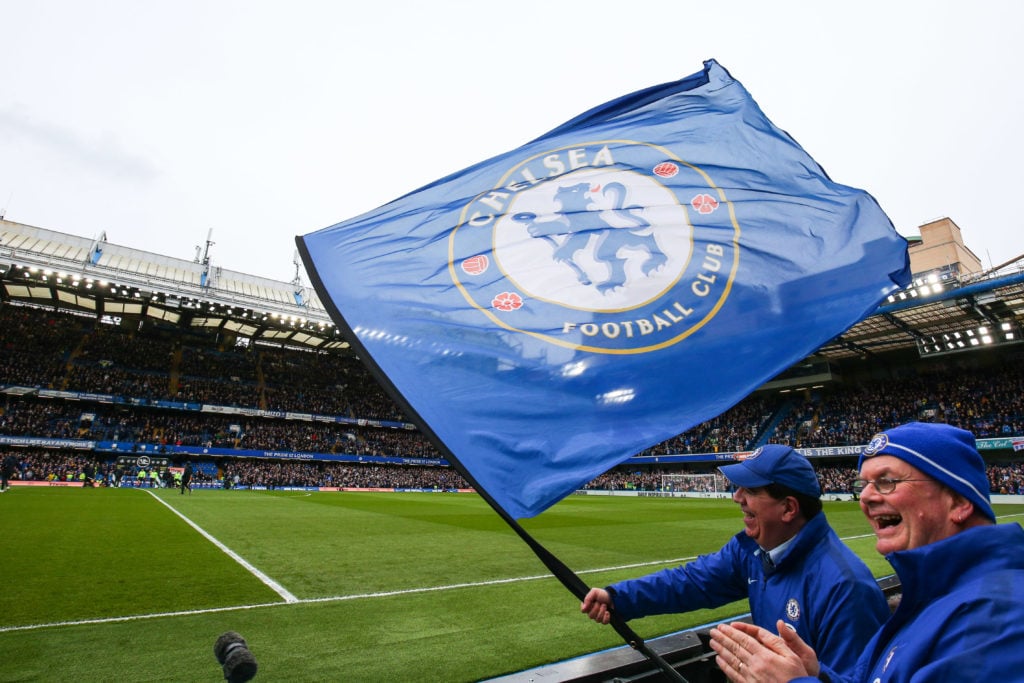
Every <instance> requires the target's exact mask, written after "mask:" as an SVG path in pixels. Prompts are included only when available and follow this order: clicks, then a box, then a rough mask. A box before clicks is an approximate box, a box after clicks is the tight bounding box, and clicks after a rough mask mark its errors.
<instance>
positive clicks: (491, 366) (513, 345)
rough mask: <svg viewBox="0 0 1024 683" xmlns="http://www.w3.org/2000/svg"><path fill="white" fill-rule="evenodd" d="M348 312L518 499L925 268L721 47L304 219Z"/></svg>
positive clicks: (666, 421)
mask: <svg viewBox="0 0 1024 683" xmlns="http://www.w3.org/2000/svg"><path fill="white" fill-rule="evenodd" d="M297 243H298V245H299V250H300V253H301V254H302V257H303V261H304V263H305V266H306V269H307V272H308V273H309V275H310V278H311V280H312V281H313V284H314V287H315V288H316V291H317V293H318V294H319V296H320V299H321V301H322V302H323V303H324V305H325V307H326V308H327V310H328V311H329V312H330V313H331V316H332V318H333V319H334V320H335V322H336V323H338V325H339V327H341V328H342V329H343V330H344V331H346V333H347V335H348V336H349V338H350V340H351V341H352V342H353V344H354V345H355V347H356V349H357V350H358V352H359V354H360V356H361V357H362V358H363V360H364V361H366V362H367V363H368V365H369V366H370V367H371V368H372V369H373V370H374V372H375V373H376V374H377V377H378V379H379V380H380V381H381V383H382V384H383V385H384V386H385V387H386V388H388V389H389V390H390V392H391V393H392V396H393V397H394V398H395V399H396V400H397V401H398V402H399V405H400V406H402V408H403V409H404V410H406V411H408V412H409V413H410V415H409V417H410V418H411V419H412V420H413V421H415V422H417V424H419V425H420V426H421V428H423V429H424V430H425V432H426V433H428V434H429V435H431V436H432V438H433V439H434V440H435V442H436V443H437V444H438V446H439V447H440V448H442V450H443V452H444V454H445V456H446V457H449V458H451V459H452V460H453V464H455V466H456V467H457V468H459V470H460V471H461V472H462V473H463V474H464V475H466V476H467V477H468V478H469V480H470V481H471V483H473V484H474V485H475V486H477V487H478V488H480V489H482V492H483V493H484V494H485V495H486V496H488V497H489V498H490V500H491V501H492V504H497V505H499V506H500V507H501V509H502V510H504V511H505V512H506V513H507V514H508V515H510V516H512V517H514V518H522V517H532V516H534V515H536V514H539V513H540V512H542V511H543V510H545V509H546V508H548V507H549V506H551V505H552V504H554V503H555V502H557V501H558V500H561V499H562V498H564V497H565V496H566V495H568V494H570V493H572V492H573V491H574V490H576V489H578V488H579V487H581V486H582V485H584V484H585V483H586V482H588V481H590V480H592V479H593V478H594V477H596V476H598V475H600V474H601V473H603V472H605V471H607V470H608V469H610V468H611V467H613V466H615V465H617V464H619V463H621V462H623V461H625V460H626V459H628V458H629V457H630V456H632V455H634V454H635V453H638V452H640V451H642V450H643V449H645V448H648V447H650V446H653V445H655V444H658V443H660V442H662V441H665V440H666V439H669V438H671V437H673V436H675V435H677V434H680V433H681V432H683V431H685V430H687V429H689V428H691V427H693V426H695V425H697V424H699V423H701V422H704V421H706V420H708V419H710V418H712V417H715V416H717V415H719V414H721V413H722V412H724V411H725V410H727V409H728V408H730V407H731V406H733V405H734V404H736V403H737V402H739V401H740V400H741V399H743V398H744V397H745V396H747V395H748V394H749V393H750V392H751V391H753V390H754V389H756V388H757V387H758V386H760V385H761V384H762V383H764V382H765V381H767V380H769V379H771V378H772V377H773V376H775V375H776V374H778V373H779V372H781V371H782V370H785V369H786V368H787V367H789V366H790V365H792V364H793V363H794V362H796V361H798V360H800V359H802V358H804V357H806V356H807V355H808V354H810V353H812V352H813V351H814V350H815V349H817V348H818V347H819V346H821V345H822V344H823V343H825V342H826V341H828V340H830V339H832V338H833V337H835V336H836V335H838V334H840V333H842V332H843V331H845V330H846V329H848V328H849V327H850V326H851V325H853V324H854V323H856V322H857V321H859V320H861V319H862V318H864V317H865V316H866V315H868V314H870V313H871V312H872V311H873V310H874V309H875V308H876V307H877V305H878V303H879V302H880V301H881V300H882V299H883V298H884V297H885V296H887V295H888V294H889V293H890V292H892V291H894V290H895V289H898V288H899V287H901V286H905V285H906V284H907V283H908V282H909V262H908V257H907V248H906V241H905V240H904V239H903V238H902V237H900V236H899V235H898V234H897V233H896V231H895V230H894V229H893V226H892V224H891V222H890V221H889V219H888V217H887V216H886V215H885V213H884V212H883V211H882V210H881V208H880V207H879V206H878V204H877V203H876V202H875V201H874V199H873V198H872V197H871V196H870V195H869V194H867V193H866V192H864V191H862V190H858V189H855V188H851V187H847V186H844V185H840V184H838V183H835V182H833V181H832V180H831V179H830V178H829V177H828V175H827V174H826V173H825V172H824V171H823V170H822V169H821V168H820V167H819V166H818V164H817V163H815V161H814V160H813V159H812V158H811V157H810V156H809V155H808V154H807V153H806V152H805V151H804V150H803V149H802V148H801V147H800V146H799V145H798V144H797V143H796V142H795V141H794V140H793V139H792V138H791V137H790V136H789V135H788V134H786V133H785V132H783V131H782V130H780V129H779V128H777V127H776V126H775V125H773V124H772V123H771V121H769V120H768V119H767V118H766V117H765V115H764V114H763V113H762V112H761V110H760V108H759V107H758V106H757V104H756V103H755V101H754V100H753V98H752V97H751V96H750V94H749V93H748V92H747V91H746V89H745V88H744V87H743V86H742V85H741V84H740V83H739V82H738V81H736V80H735V79H733V78H732V77H731V76H730V74H729V73H728V72H727V71H726V70H725V69H724V68H723V67H721V66H720V65H719V64H717V63H716V62H715V61H714V60H709V61H708V62H706V63H705V65H704V69H703V70H702V71H700V72H698V73H696V74H694V75H692V76H689V77H687V78H684V79H682V80H680V81H676V82H673V83H666V84H663V85H659V86H654V87H651V88H647V89H644V90H641V91H638V92H636V93H632V94H630V95H626V96H624V97H622V98H619V99H617V100H614V101H612V102H609V103H607V104H604V105H601V106H599V107H596V108H594V109H592V110H590V111H588V112H586V113H584V114H582V115H580V116H578V117H576V118H575V119H573V120H571V121H569V122H567V123H565V124H563V125H561V126H559V127H557V128H555V129H554V130H552V131H550V132H549V133H547V134H545V135H542V136H541V137H539V138H537V139H536V140H533V141H532V142H529V143H527V144H525V145H523V146H522V147H519V148H517V149H515V150H512V151H510V152H507V153H505V154H501V155H499V156H496V157H494V158H491V159H488V160H486V161H483V162H481V163H478V164H476V165H474V166H472V167H470V168H467V169H464V170H462V171H460V172H457V173H454V174H452V175H449V176H447V177H445V178H443V179H441V180H438V181H436V182H434V183H431V184H430V185H428V186H426V187H423V188H421V189H419V190H416V191H414V192H411V193H409V194H406V195H404V196H403V197H401V198H399V199H396V200H394V201H393V202H390V203H389V204H386V205H384V206H382V207H380V208H378V209H376V210H373V211H370V212H368V213H366V214H364V215H362V216H358V217H356V218H353V219H351V220H347V221H343V222H341V223H338V224H337V225H334V226H331V227H328V228H325V229H322V230H319V231H316V232H312V233H310V234H307V235H304V236H300V237H298V238H297Z"/></svg>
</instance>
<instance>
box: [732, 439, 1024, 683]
mask: <svg viewBox="0 0 1024 683" xmlns="http://www.w3.org/2000/svg"><path fill="white" fill-rule="evenodd" d="M974 443H975V440H974V436H973V435H972V434H971V433H970V432H967V431H965V430H962V429H958V428H956V427H952V426H950V425H946V424H931V423H918V422H914V423H910V424H905V425H902V426H899V427H895V428H893V429H890V430H887V431H885V432H882V433H881V434H878V435H876V436H875V437H874V438H873V439H872V440H871V443H869V444H868V445H867V447H865V449H864V452H863V454H862V455H861V458H860V476H861V479H858V480H857V481H856V482H855V484H854V487H855V489H860V490H861V499H860V506H861V509H862V510H863V512H864V514H865V516H866V517H867V518H868V521H870V522H871V526H872V527H873V528H874V530H875V536H876V538H877V542H876V546H875V547H876V549H877V550H878V552H880V553H882V554H883V555H885V558H886V559H887V560H888V561H889V563H890V564H891V565H892V566H893V569H895V570H896V573H897V574H898V575H899V578H900V582H901V584H902V589H903V597H902V599H901V600H900V604H899V607H898V608H897V609H896V611H895V612H894V613H893V615H892V617H891V618H890V619H889V620H888V621H887V622H886V623H885V625H884V626H883V627H882V628H881V629H880V630H879V631H878V633H876V634H875V636H874V638H873V639H872V641H871V642H870V643H869V644H868V646H867V647H866V648H865V650H864V654H863V655H862V656H861V658H860V659H859V660H858V662H857V664H856V666H855V667H854V669H853V671H852V672H847V673H845V674H843V675H839V674H837V672H836V671H835V670H834V667H831V665H830V663H829V662H828V659H827V658H826V657H825V656H823V655H822V656H821V657H820V659H821V662H823V663H822V664H819V662H818V661H817V660H816V657H815V652H814V651H813V650H812V648H811V647H809V646H808V644H805V643H804V642H803V641H801V639H800V638H797V637H795V636H794V634H792V633H790V632H789V631H788V629H784V628H782V629H779V630H778V632H779V636H775V635H773V634H772V633H770V632H768V631H766V630H765V629H754V628H751V627H750V626H749V625H746V624H733V625H730V626H720V627H716V628H715V629H714V630H713V631H712V648H714V649H715V651H716V652H718V662H719V666H720V667H721V668H722V670H723V671H724V672H725V673H726V675H727V676H728V677H729V680H731V681H747V680H750V681H755V680H756V681H792V680H808V681H814V680H821V679H830V680H832V681H833V682H838V681H884V682H886V683H893V682H900V681H915V682H918V681H992V680H1007V681H1010V680H1020V677H1021V674H1020V672H1021V671H1024V646H1022V644H1024V592H1022V591H1021V587H1022V586H1024V529H1021V527H1020V525H1018V524H1016V523H1013V524H1000V525H997V524H996V523H995V514H994V513H993V511H992V506H991V504H990V503H989V495H988V489H989V486H988V480H987V477H986V474H985V463H984V461H983V460H982V458H981V455H980V454H979V453H978V451H977V449H976V448H975V445H974ZM773 630H774V629H773Z"/></svg>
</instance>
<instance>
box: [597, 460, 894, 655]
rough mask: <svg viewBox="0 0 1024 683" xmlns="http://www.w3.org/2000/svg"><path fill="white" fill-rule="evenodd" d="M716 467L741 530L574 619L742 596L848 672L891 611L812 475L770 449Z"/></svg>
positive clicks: (624, 584)
mask: <svg viewBox="0 0 1024 683" xmlns="http://www.w3.org/2000/svg"><path fill="white" fill-rule="evenodd" d="M720 469H721V472H722V474H724V475H725V476H726V477H727V478H728V479H729V481H730V482H731V483H732V484H733V485H734V486H736V487H737V488H736V491H735V492H734V493H733V496H732V498H733V501H735V502H736V503H737V504H738V505H739V506H740V510H741V511H742V512H743V525H744V530H743V531H742V532H740V533H738V534H737V535H736V536H734V537H733V538H732V539H730V540H729V542H728V543H726V545H725V546H724V547H723V548H722V549H721V550H719V551H718V552H715V553H712V554H710V555H702V556H701V557H699V558H697V559H696V560H694V561H693V562H690V563H689V564H686V565H683V566H680V567H674V568H670V569H665V570H662V571H659V572H655V573H653V574H650V575H648V576H644V577H641V578H637V579H631V580H627V581H621V582H619V583H615V584H613V585H611V586H609V587H608V588H605V589H602V588H593V589H591V590H590V592H589V593H588V594H587V595H586V597H585V598H584V600H583V603H582V604H581V606H580V609H581V611H582V612H584V613H585V614H587V615H588V616H589V617H590V618H591V619H594V620H595V621H598V622H600V623H605V624H607V623H608V622H609V620H610V614H609V610H611V609H614V611H615V612H616V613H617V614H618V615H619V616H620V617H622V618H623V619H626V620H629V619H635V618H637V617H642V616H647V615H651V614H664V613H670V612H685V611H690V610H695V609H700V608H707V607H720V606H722V605H725V604H727V603H730V602H732V601H734V600H739V599H741V598H749V600H750V614H751V619H752V621H753V623H755V624H758V625H761V626H766V627H768V626H771V627H774V626H775V625H776V623H777V621H778V620H782V621H783V622H784V623H786V624H788V625H789V626H790V627H791V628H793V629H795V631H796V633H798V634H800V636H801V637H803V638H804V639H806V640H807V642H809V643H813V644H814V647H815V648H817V649H819V650H820V651H821V652H823V653H828V655H827V656H828V657H829V659H828V661H830V662H832V663H834V666H835V667H837V669H838V670H843V669H844V667H845V668H849V667H852V666H853V664H854V662H856V661H857V657H858V656H859V655H860V653H861V652H862V650H863V649H864V646H865V645H866V644H867V642H868V640H869V639H870V638H871V636H872V635H873V634H874V633H875V631H877V630H878V627H879V626H880V625H881V624H882V622H883V621H884V620H885V619H886V618H887V617H888V616H889V608H888V606H887V604H886V601H885V598H884V596H883V595H882V592H881V590H880V589H879V588H878V583H877V582H876V581H875V579H874V577H872V575H871V572H870V571H869V570H868V568H867V567H866V566H865V565H864V563H863V562H862V561H861V560H860V558H858V557H857V556H856V555H854V554H853V552H852V551H851V550H850V549H849V548H847V547H846V546H845V545H844V544H843V542H842V541H840V540H839V537H838V536H836V533H835V532H834V531H833V530H832V528H831V527H830V526H829V524H828V520H826V519H825V514H824V513H823V512H822V510H821V488H820V486H819V484H818V478H817V476H816V475H815V473H814V468H813V467H811V464H810V462H808V460H807V458H805V457H803V456H802V455H800V454H799V453H797V452H796V451H794V450H793V449H792V448H790V447H788V446H780V445H767V446H762V447H761V448H758V449H757V450H756V451H754V453H753V454H752V455H750V456H749V457H748V458H746V459H745V460H743V461H741V462H739V463H737V464H735V465H726V466H724V467H721V468H720Z"/></svg>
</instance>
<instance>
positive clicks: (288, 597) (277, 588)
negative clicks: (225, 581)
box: [146, 489, 299, 602]
mask: <svg viewBox="0 0 1024 683" xmlns="http://www.w3.org/2000/svg"><path fill="white" fill-rule="evenodd" d="M146 493H148V494H149V495H151V496H153V498H155V499H156V500H158V501H160V503H161V504H162V505H164V506H166V507H167V509H168V510H170V511H171V512H173V513H174V514H176V515H178V517H181V518H182V519H183V520H185V523H186V524H188V525H189V526H190V527H192V528H193V529H195V530H196V531H198V532H199V533H200V534H202V536H203V538H205V539H206V540H208V541H209V542H210V543H212V544H214V545H215V546H217V547H218V548H219V549H220V550H221V551H223V552H224V554H225V555H227V556H228V557H230V558H231V559H232V560H234V561H235V562H237V563H238V564H240V565H242V566H243V567H245V569H246V570H248V571H249V573H250V574H252V575H253V576H255V577H256V578H257V579H259V580H260V581H262V582H263V583H264V584H265V585H266V586H267V587H268V588H270V590H272V591H274V592H275V593H277V594H278V595H280V596H281V599H282V600H284V601H285V602H299V599H298V598H297V597H295V596H294V595H292V594H291V593H290V592H289V591H288V589H286V588H285V587H284V586H282V585H281V584H279V583H278V582H277V581H274V580H273V579H272V578H270V577H269V576H267V575H266V574H264V573H263V572H261V571H260V570H259V569H257V568H256V567H254V566H252V565H251V564H249V562H247V561H246V559H245V558H244V557H242V556H241V555H239V554H238V553H236V552H235V551H234V550H232V549H231V548H229V547H227V546H226V545H224V544H223V543H221V542H220V541H218V540H217V539H216V538H214V537H213V536H211V535H210V534H208V533H207V532H206V530H205V529H203V528H202V527H201V526H199V525H198V524H196V523H195V522H193V521H192V520H191V519H189V518H188V517H186V516H185V515H183V514H181V513H180V512H178V511H177V510H176V509H175V508H174V506H173V505H171V504H170V503H168V502H167V501H165V500H164V499H163V498H161V497H160V496H158V495H156V494H155V493H153V492H152V491H150V490H148V489H147V490H146Z"/></svg>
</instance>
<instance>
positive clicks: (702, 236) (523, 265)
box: [448, 140, 740, 353]
mask: <svg viewBox="0 0 1024 683" xmlns="http://www.w3.org/2000/svg"><path fill="white" fill-rule="evenodd" d="M739 234H740V230H739V226H738V224H737V223H736V221H735V218H734V214H733V211H732V207H731V206H730V205H729V203H728V200H727V199H726V197H725V195H724V192H723V191H722V190H721V189H719V188H717V187H715V186H714V185H713V184H712V182H711V180H710V178H709V176H708V175H707V174H706V173H704V172H703V171H702V170H701V169H699V168H697V167H695V166H692V165H690V164H687V163H686V162H685V161H683V160H681V159H677V158H675V157H674V156H673V155H672V154H671V153H670V152H669V151H668V150H666V149H665V148H663V147H659V146H655V145H648V144H644V143H639V142H630V141H623V140H615V141H596V142H592V143H581V144H578V145H574V146H572V147H569V148H561V149H552V150H549V151H547V152H545V153H542V154H538V155H536V156H533V157H531V158H529V159H526V160H525V161H522V162H521V163H519V164H518V165H515V166H513V167H511V168H510V169H509V170H508V171H507V173H506V174H505V175H504V176H503V177H502V178H501V180H500V181H499V183H498V184H497V185H496V187H494V188H493V189H492V190H491V191H489V192H486V193H484V194H482V195H480V196H477V197H475V198H473V200H472V201H470V202H469V203H468V204H467V205H466V206H465V207H464V208H463V211H462V213H461V215H460V219H459V224H458V226H457V227H456V228H455V229H454V230H453V231H452V233H451V236H450V238H449V239H450V241H449V263H448V268H449V272H450V274H451V276H452V279H453V281H454V283H455V285H456V286H457V287H458V288H459V289H460V290H461V292H462V293H463V295H464V296H465V298H466V300H467V301H468V302H469V303H470V304H471V305H472V306H473V307H475V308H476V309H478V310H479V311H480V312H481V313H482V314H484V315H486V316H487V317H489V318H490V319H491V320H492V321H494V322H495V323H496V324H498V325H499V326H501V327H503V328H505V329H508V330H511V331H516V332H521V333H524V334H529V335H531V336H533V337H535V338H540V339H543V340H545V341H547V342H550V343H552V344H557V345H560V346H565V347H569V348H574V349H579V350H585V351H591V352H597V353H641V352H645V351H652V350H655V349H659V348H664V347H667V346H670V345H672V344H676V343H678V342H679V341H681V340H683V339H685V338H687V337H688V336H690V335H691V334H693V333H694V332H695V331H697V330H698V329H700V328H701V327H702V326H704V325H705V324H706V323H707V322H708V321H709V320H711V319H712V318H713V317H714V316H715V314H716V313H717V312H718V311H719V309H720V308H721V307H722V305H723V304H724V303H725V300H726V299H727V297H728V296H729V292H730V289H731V287H732V282H733V278H734V277H735V275H736V270H737V268H738V266H739V249H738V241H739Z"/></svg>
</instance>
